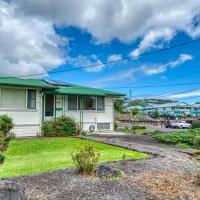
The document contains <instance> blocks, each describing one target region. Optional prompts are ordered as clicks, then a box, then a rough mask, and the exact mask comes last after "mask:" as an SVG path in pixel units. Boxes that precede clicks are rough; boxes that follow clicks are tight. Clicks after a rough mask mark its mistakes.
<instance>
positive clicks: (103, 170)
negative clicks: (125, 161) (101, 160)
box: [96, 164, 123, 178]
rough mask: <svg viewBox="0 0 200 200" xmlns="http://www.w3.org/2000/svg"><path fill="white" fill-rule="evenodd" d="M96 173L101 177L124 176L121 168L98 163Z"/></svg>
mask: <svg viewBox="0 0 200 200" xmlns="http://www.w3.org/2000/svg"><path fill="white" fill-rule="evenodd" d="M96 175H97V176H99V177H109V178H111V177H121V176H123V171H122V170H120V169H116V168H113V167H111V166H109V165H106V164H101V165H98V166H97V168H96Z"/></svg>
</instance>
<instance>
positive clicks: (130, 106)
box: [129, 90, 132, 127]
mask: <svg viewBox="0 0 200 200" xmlns="http://www.w3.org/2000/svg"><path fill="white" fill-rule="evenodd" d="M129 95H130V96H129V109H130V120H129V123H130V125H131V127H132V109H131V108H132V105H131V102H132V90H129Z"/></svg>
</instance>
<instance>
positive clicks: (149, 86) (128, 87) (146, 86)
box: [103, 82, 200, 89]
mask: <svg viewBox="0 0 200 200" xmlns="http://www.w3.org/2000/svg"><path fill="white" fill-rule="evenodd" d="M199 84H200V82H188V83H176V84H173V83H172V84H160V85H159V84H156V85H142V86H127V87H126V86H125V87H110V88H103V89H123V88H124V89H130V88H151V87H156V88H157V87H167V86H178V85H199Z"/></svg>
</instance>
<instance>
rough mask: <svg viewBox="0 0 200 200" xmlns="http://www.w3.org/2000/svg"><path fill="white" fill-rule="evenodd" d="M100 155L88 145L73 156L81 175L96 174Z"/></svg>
mask: <svg viewBox="0 0 200 200" xmlns="http://www.w3.org/2000/svg"><path fill="white" fill-rule="evenodd" d="M99 156H100V154H99V153H98V152H97V151H96V150H95V149H94V147H93V146H91V145H86V146H85V147H83V148H81V149H80V150H79V151H78V152H77V153H74V154H72V160H73V161H74V164H75V165H76V168H77V172H78V173H81V174H88V175H92V174H94V172H95V170H96V166H97V163H98V161H99Z"/></svg>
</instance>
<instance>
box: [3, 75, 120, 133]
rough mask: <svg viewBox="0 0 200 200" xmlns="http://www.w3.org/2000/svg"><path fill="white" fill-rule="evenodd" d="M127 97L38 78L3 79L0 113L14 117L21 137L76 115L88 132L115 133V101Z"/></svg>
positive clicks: (15, 131) (16, 129)
mask: <svg viewBox="0 0 200 200" xmlns="http://www.w3.org/2000/svg"><path fill="white" fill-rule="evenodd" d="M116 96H123V94H119V93H114V92H110V91H105V90H100V89H95V88H89V87H83V86H78V85H73V84H67V83H64V82H57V81H44V80H38V79H19V78H13V77H1V78H0V114H7V115H8V116H10V117H11V118H12V119H13V121H14V124H15V127H14V130H13V132H14V133H15V135H16V136H17V137H27V136H37V135H41V127H42V123H43V122H44V121H45V120H48V119H52V118H56V117H59V116H72V117H73V118H74V119H75V120H76V121H77V123H80V125H81V127H82V129H83V130H84V131H89V127H90V126H91V125H93V126H94V127H95V131H113V124H114V123H113V121H114V117H113V116H114V114H113V98H114V97H116Z"/></svg>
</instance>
